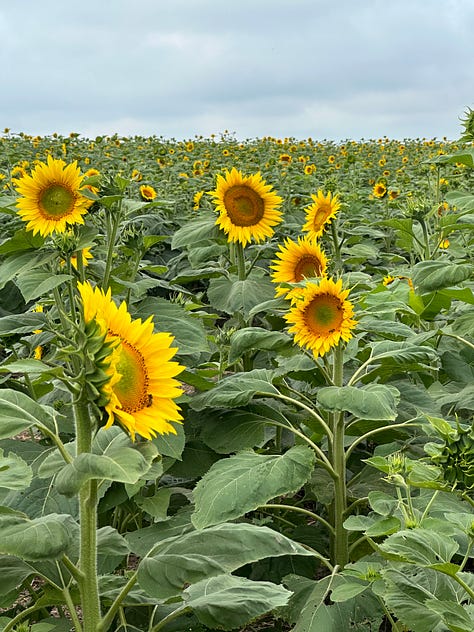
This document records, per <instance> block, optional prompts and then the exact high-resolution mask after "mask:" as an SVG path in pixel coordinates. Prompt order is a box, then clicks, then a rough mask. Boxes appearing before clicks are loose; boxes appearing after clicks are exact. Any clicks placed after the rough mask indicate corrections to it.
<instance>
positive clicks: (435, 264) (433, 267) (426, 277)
mask: <svg viewBox="0 0 474 632" xmlns="http://www.w3.org/2000/svg"><path fill="white" fill-rule="evenodd" d="M472 271H473V266H472V265H470V264H468V263H454V262H452V261H445V260H439V259H438V260H436V261H420V262H419V263H417V264H416V265H415V267H414V268H413V283H414V284H415V286H416V287H417V288H418V289H419V290H420V291H421V292H432V291H434V290H441V289H442V288H445V287H450V286H452V285H457V284H458V283H462V281H466V280H467V279H469V277H470V276H471V274H472Z"/></svg>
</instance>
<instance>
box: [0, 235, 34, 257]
mask: <svg viewBox="0 0 474 632" xmlns="http://www.w3.org/2000/svg"><path fill="white" fill-rule="evenodd" d="M43 244H44V237H42V236H41V235H40V234H39V233H37V234H36V235H33V232H32V231H31V230H26V228H22V229H20V230H17V231H16V232H15V233H14V235H13V237H11V238H10V239H6V240H5V241H4V242H3V243H2V245H1V246H0V254H2V255H7V254H12V253H19V252H20V251H21V250H38V249H39V248H41V246H42V245H43Z"/></svg>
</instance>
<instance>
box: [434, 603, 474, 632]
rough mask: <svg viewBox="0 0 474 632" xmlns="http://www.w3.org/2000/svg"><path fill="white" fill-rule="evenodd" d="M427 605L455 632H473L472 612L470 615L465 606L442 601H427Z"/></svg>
mask: <svg viewBox="0 0 474 632" xmlns="http://www.w3.org/2000/svg"><path fill="white" fill-rule="evenodd" d="M425 605H426V606H427V607H428V608H430V610H434V611H435V612H436V614H438V615H439V616H440V617H441V620H442V621H443V623H444V624H445V625H447V626H448V628H449V629H450V630H453V632H473V630H474V621H473V618H472V610H471V612H470V613H469V612H468V611H467V609H466V607H465V606H461V605H460V604H458V603H453V602H452V601H446V600H441V599H427V600H426V602H425Z"/></svg>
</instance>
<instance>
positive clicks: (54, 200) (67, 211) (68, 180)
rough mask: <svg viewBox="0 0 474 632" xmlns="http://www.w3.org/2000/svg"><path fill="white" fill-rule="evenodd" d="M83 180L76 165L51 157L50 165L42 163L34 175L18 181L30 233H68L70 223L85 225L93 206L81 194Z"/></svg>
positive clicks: (20, 212) (21, 211)
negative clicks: (88, 210) (85, 217)
mask: <svg viewBox="0 0 474 632" xmlns="http://www.w3.org/2000/svg"><path fill="white" fill-rule="evenodd" d="M83 177H84V176H82V175H81V171H80V169H79V167H78V166H77V163H76V162H73V163H71V164H69V165H66V163H65V162H64V161H63V160H56V159H55V158H52V157H51V156H48V162H47V163H44V162H39V163H38V164H37V165H36V167H35V168H34V169H33V171H32V172H31V175H24V176H23V177H22V178H21V179H20V180H18V182H17V183H16V190H17V191H18V193H19V194H20V196H21V197H20V198H19V199H18V201H17V208H18V215H20V217H21V218H22V220H23V221H25V222H28V224H27V226H26V228H27V230H32V231H33V234H34V235H36V233H40V235H42V236H43V237H46V236H47V235H50V234H51V233H54V232H57V233H64V232H65V231H66V228H67V225H68V224H83V223H84V218H83V215H85V214H86V213H87V209H88V208H89V206H90V205H91V204H92V200H88V199H87V198H86V197H84V196H83V195H82V194H81V191H80V188H81V183H82V180H83Z"/></svg>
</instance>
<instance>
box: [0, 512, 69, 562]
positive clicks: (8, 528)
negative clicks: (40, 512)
mask: <svg viewBox="0 0 474 632" xmlns="http://www.w3.org/2000/svg"><path fill="white" fill-rule="evenodd" d="M6 520H7V521H9V522H7V523H6V524H4V522H5V521H1V522H0V524H1V532H2V537H1V539H0V553H2V554H6V555H16V556H18V557H20V558H21V559H23V560H33V561H38V560H50V559H53V558H58V557H60V556H61V555H62V554H63V553H64V552H65V551H66V549H67V548H68V547H69V545H70V543H71V539H72V538H73V537H74V535H75V532H76V529H75V527H76V523H75V522H74V520H73V519H72V517H71V516H69V515H68V514H49V515H47V516H44V517H42V518H35V519H34V520H29V521H26V520H24V521H20V520H19V519H17V520H13V519H9V518H7V519H6ZM12 522H13V524H12Z"/></svg>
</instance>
